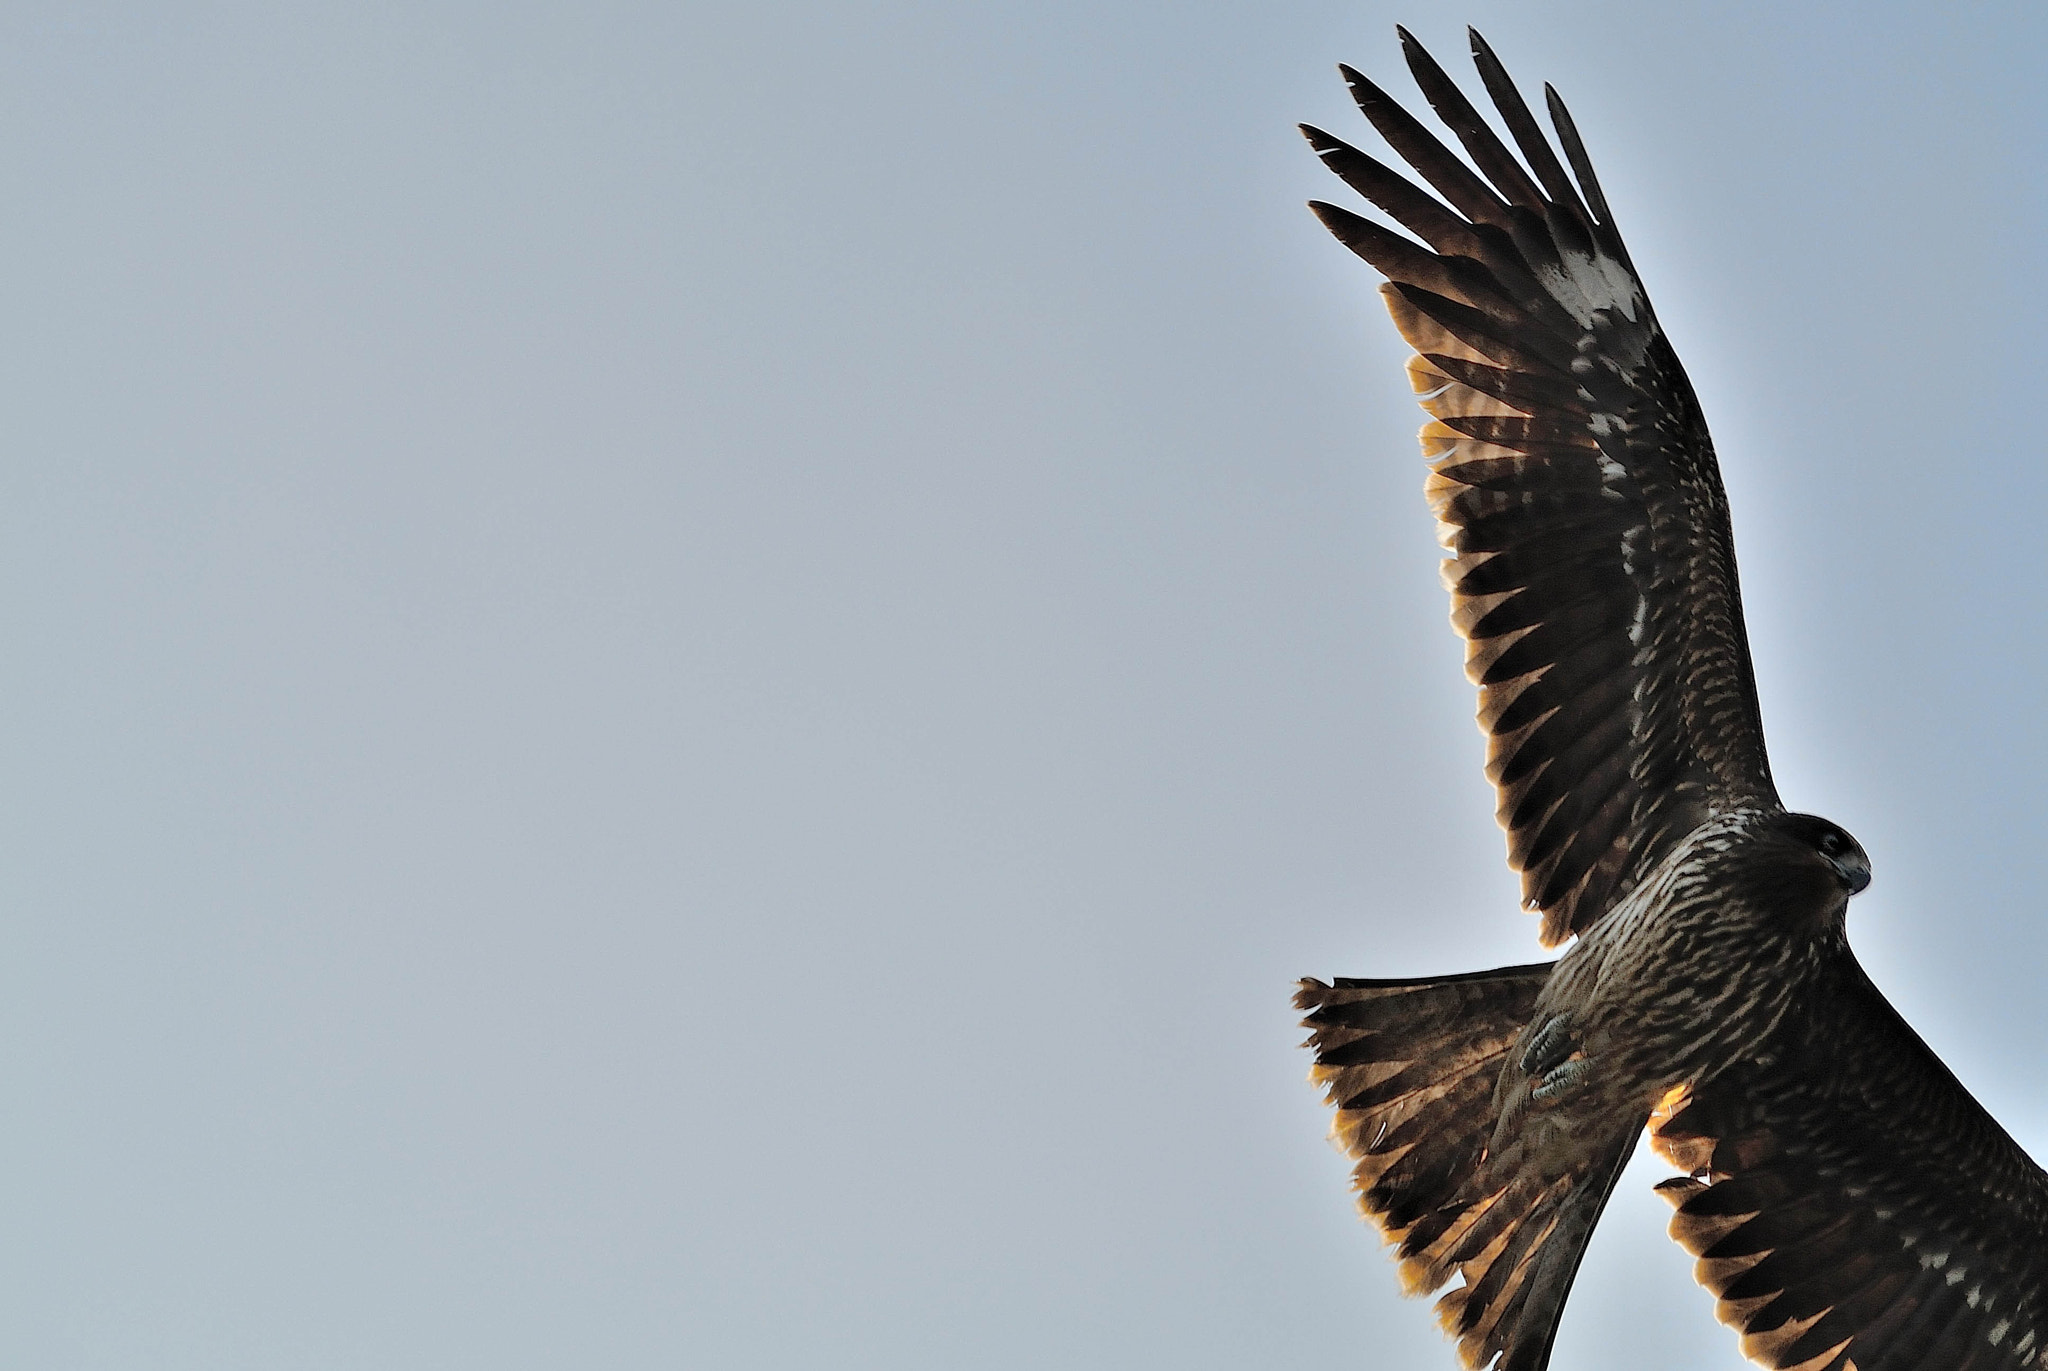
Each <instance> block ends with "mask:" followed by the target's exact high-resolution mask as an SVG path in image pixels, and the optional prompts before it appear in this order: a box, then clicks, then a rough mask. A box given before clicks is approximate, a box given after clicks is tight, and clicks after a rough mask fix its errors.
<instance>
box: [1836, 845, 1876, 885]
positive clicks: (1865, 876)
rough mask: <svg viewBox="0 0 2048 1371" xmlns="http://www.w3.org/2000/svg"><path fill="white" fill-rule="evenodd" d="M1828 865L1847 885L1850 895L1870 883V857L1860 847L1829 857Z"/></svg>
mask: <svg viewBox="0 0 2048 1371" xmlns="http://www.w3.org/2000/svg"><path fill="white" fill-rule="evenodd" d="M1828 865H1830V866H1832V867H1834V869H1835V875H1836V876H1837V877H1839V878H1840V879H1841V882H1842V884H1843V885H1844V886H1846V887H1848V890H1849V893H1850V894H1851V895H1855V894H1859V893H1861V892H1862V890H1863V888H1864V887H1865V886H1867V885H1869V884H1870V858H1869V857H1868V856H1867V855H1865V853H1864V851H1863V849H1862V848H1860V847H1859V848H1855V849H1854V850H1852V851H1849V852H1844V853H1842V854H1841V855H1840V856H1836V857H1829V858H1828Z"/></svg>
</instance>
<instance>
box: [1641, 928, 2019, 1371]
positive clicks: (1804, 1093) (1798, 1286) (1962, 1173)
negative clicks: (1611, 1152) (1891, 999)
mask: <svg viewBox="0 0 2048 1371" xmlns="http://www.w3.org/2000/svg"><path fill="white" fill-rule="evenodd" d="M1842 974H1843V981H1842V984H1841V985H1840V986H1839V987H1838V988H1837V990H1836V993H1833V994H1830V995H1828V996H1826V997H1825V1000H1826V1011H1825V1013H1824V1014H1816V1015H1815V1016H1814V1018H1815V1022H1814V1023H1813V1024H1812V1025H1810V1026H1808V1027H1805V1028H1803V1029H1800V1030H1797V1031H1796V1033H1795V1035H1794V1036H1793V1037H1792V1038H1791V1039H1789V1040H1788V1041H1787V1044H1786V1048H1785V1051H1784V1052H1783V1054H1782V1057H1783V1062H1782V1065H1781V1066H1777V1067H1770V1066H1765V1067H1759V1068H1756V1069H1755V1070H1753V1071H1744V1072H1739V1073H1734V1074H1729V1075H1724V1076H1722V1077H1718V1078H1716V1079H1715V1080H1714V1081H1713V1082H1711V1083H1709V1084H1707V1085H1705V1086H1703V1087H1696V1088H1695V1090H1694V1091H1693V1093H1692V1094H1691V1095H1690V1096H1689V1097H1687V1098H1685V1099H1683V1100H1682V1101H1680V1102H1677V1103H1676V1104H1675V1107H1674V1108H1673V1109H1672V1110H1671V1111H1670V1112H1669V1113H1668V1116H1667V1117H1663V1118H1661V1119H1660V1120H1659V1121H1658V1123H1657V1125H1656V1132H1655V1142H1656V1145H1657V1148H1658V1150H1659V1151H1661V1152H1662V1153H1664V1155H1665V1156H1666V1157H1668V1158H1669V1159H1670V1160H1671V1161H1673V1162H1674V1163H1676V1164H1677V1165H1678V1166H1679V1167H1680V1168H1682V1169H1683V1170H1686V1171H1688V1172H1691V1173H1692V1175H1691V1176H1690V1177H1683V1176H1682V1177H1678V1178H1676V1179H1674V1180H1670V1181H1666V1182H1664V1184H1663V1185H1661V1186H1659V1187H1658V1188H1659V1189H1660V1190H1662V1191H1663V1192H1664V1194H1665V1195H1666V1197H1667V1198H1669V1199H1670V1200H1671V1201H1672V1203H1673V1204H1674V1205H1675V1206H1676V1207H1677V1210H1678V1212H1677V1213H1676V1214H1675V1215H1674V1216H1673V1217H1672V1221H1671V1235H1672V1236H1673V1237H1675V1238H1677V1239H1678V1241H1679V1242H1680V1243H1682V1244H1684V1246H1685V1247H1686V1249H1687V1250H1688V1251H1690V1252H1691V1253H1692V1254H1693V1255H1694V1256H1696V1257H1698V1258H1699V1259H1700V1260H1699V1267H1698V1275H1699V1279H1700V1283H1701V1284H1702V1285H1705V1286H1706V1287H1707V1288H1708V1289H1709V1290H1712V1291H1713V1292H1714V1295H1715V1297H1716V1299H1717V1300H1718V1301H1719V1305H1718V1309H1719V1313H1720V1316H1721V1319H1722V1321H1723V1322H1724V1323H1728V1324H1731V1325H1733V1326H1734V1327H1735V1328H1737V1329H1739V1330H1740V1331H1741V1332H1742V1335H1743V1337H1742V1350H1743V1352H1744V1353H1745V1354H1746V1355H1748V1356H1749V1357H1750V1358H1751V1359H1752V1360H1754V1361H1756V1362H1758V1363H1759V1364H1761V1365H1763V1366H1768V1367H1774V1368H1793V1367H1796V1368H1799V1371H1848V1368H1849V1367H1851V1366H1852V1365H1853V1367H1854V1368H1855V1371H2019V1368H2024V1367H2038V1366H2042V1365H2048V1175H2044V1174H2043V1173H2042V1171H2041V1168H2040V1167H2038V1166H2036V1165H2035V1164H2034V1163H2033V1162H2032V1161H2031V1160H2030V1159H2029V1158H2028V1157H2027V1155H2026V1153H2024V1152H2022V1151H2021V1150H2020V1148H2019V1146H2018V1144H2016V1143H2014V1142H2013V1140H2012V1139H2011V1138H2010V1137H2008V1136H2006V1134H2005V1131H2004V1130H2003V1129H2001V1128H2000V1127H1999V1126H1998V1124H1997V1123H1996V1121H1994V1120H1993V1119H1992V1117H1991V1116H1990V1115H1989V1114H1987V1113H1985V1112H1984V1109H1983V1107H1982V1106H1981V1105H1979V1104H1978V1103H1977V1102H1976V1100H1974V1099H1972V1098H1971V1096H1970V1093H1969V1092H1968V1091H1967V1090H1965V1089H1964V1088H1963V1087H1962V1085H1961V1084H1960V1083H1959V1082H1957V1080H1956V1078H1955V1077H1954V1076H1952V1075H1950V1074H1949V1071H1948V1068H1946V1067H1945V1066H1943V1065H1942V1064H1941V1059H1940V1058H1938V1057H1936V1056H1935V1055H1934V1053H1933V1051H1932V1050H1930V1049H1929V1048H1928V1047H1927V1045H1926V1044H1925V1043H1923V1042H1921V1041H1920V1039H1919V1037H1918V1036H1917V1035H1915V1034H1914V1032H1913V1030H1912V1029H1911V1028H1909V1027H1908V1026H1907V1025H1906V1022H1905V1021H1904V1020H1903V1019H1901V1018H1900V1017H1899V1015H1898V1012H1897V1011H1896V1010H1894V1009H1893V1008H1892V1007H1891V1005H1890V1004H1888V1003H1886V1001H1885V999H1884V996H1882V995H1881V994H1879V993H1878V991H1877V988H1876V987H1875V986H1873V985H1872V984H1871V983H1870V981H1869V980H1868V979H1867V978H1866V977H1865V976H1864V975H1863V973H1862V971H1861V969H1860V968H1858V967H1857V966H1856V964H1855V962H1854V960H1853V959H1849V958H1846V957H1845V958H1844V962H1843V966H1842Z"/></svg>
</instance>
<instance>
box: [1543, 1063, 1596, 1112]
mask: <svg viewBox="0 0 2048 1371" xmlns="http://www.w3.org/2000/svg"><path fill="white" fill-rule="evenodd" d="M1592 1074H1593V1063H1592V1061H1591V1060H1590V1059H1588V1058H1585V1057H1573V1058H1571V1059H1569V1060H1567V1061H1562V1062H1559V1063H1558V1064H1557V1065H1556V1066H1554V1067H1552V1068H1550V1070H1548V1071H1546V1072H1544V1073H1543V1075H1542V1076H1541V1077H1540V1078H1539V1079H1538V1080H1537V1082H1536V1084H1535V1085H1534V1086H1532V1087H1530V1089H1529V1098H1530V1099H1532V1100H1536V1101H1539V1102H1541V1103H1544V1104H1548V1103H1550V1102H1551V1101H1552V1100H1559V1099H1563V1098H1564V1097H1565V1096H1566V1095H1570V1094H1572V1093H1574V1092H1575V1091H1577V1090H1579V1089H1580V1088H1581V1087H1583V1086H1584V1085H1585V1084H1586V1078H1587V1077H1588V1076H1590V1075H1592Z"/></svg>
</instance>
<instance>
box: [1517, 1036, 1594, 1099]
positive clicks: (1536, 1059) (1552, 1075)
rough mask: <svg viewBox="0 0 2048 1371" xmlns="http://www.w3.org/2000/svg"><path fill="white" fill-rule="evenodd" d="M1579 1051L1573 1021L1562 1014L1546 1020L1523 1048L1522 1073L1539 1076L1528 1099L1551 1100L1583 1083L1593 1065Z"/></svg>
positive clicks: (1560, 1096)
mask: <svg viewBox="0 0 2048 1371" xmlns="http://www.w3.org/2000/svg"><path fill="white" fill-rule="evenodd" d="M1578 1052H1579V1044H1578V1040H1577V1038H1576V1036H1575V1035H1574V1034H1573V1033H1572V1027H1571V1020H1570V1019H1569V1018H1567V1017H1566V1016H1565V1015H1563V1014H1553V1015H1551V1016H1550V1017H1549V1018H1548V1019H1545V1020H1544V1021H1543V1024H1542V1026H1541V1027H1540V1028H1538V1029H1537V1030H1536V1032H1535V1034H1534V1035H1533V1036H1531V1037H1530V1039H1529V1045H1528V1046H1527V1047H1525V1048H1523V1049H1522V1074H1523V1075H1524V1076H1533V1077H1535V1078H1536V1083H1535V1085H1533V1086H1532V1087H1530V1090H1529V1098H1530V1099H1532V1100H1540V1101H1543V1102H1545V1103H1548V1102H1550V1101H1552V1100H1556V1099H1561V1098H1562V1097H1564V1096H1566V1095H1569V1094H1571V1093H1572V1092H1573V1091H1575V1090H1577V1089H1578V1088H1579V1087H1580V1086H1582V1085H1584V1084H1585V1083H1586V1076H1587V1074H1588V1073H1589V1072H1591V1071H1592V1069H1593V1064H1592V1063H1591V1062H1590V1061H1588V1060H1587V1059H1586V1058H1585V1056H1584V1055H1583V1054H1581V1055H1576V1056H1575V1055H1574V1054H1575V1053H1578Z"/></svg>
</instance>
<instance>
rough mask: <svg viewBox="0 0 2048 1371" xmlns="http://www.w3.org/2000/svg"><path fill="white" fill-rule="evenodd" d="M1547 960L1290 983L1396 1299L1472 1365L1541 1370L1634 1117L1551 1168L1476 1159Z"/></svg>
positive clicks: (1482, 1154) (1489, 1134)
mask: <svg viewBox="0 0 2048 1371" xmlns="http://www.w3.org/2000/svg"><path fill="white" fill-rule="evenodd" d="M1551 966H1552V964H1551V963H1548V962H1545V963H1541V964H1538V965H1534V966H1512V967H1505V968H1502V969H1500V970H1497V971H1482V972H1477V973H1473V974H1471V975H1465V976H1451V977H1444V978H1440V979H1436V980H1426V981H1367V980H1341V979H1340V980H1338V981H1337V982H1336V983H1335V984H1334V985H1325V984H1323V983H1322V982H1320V981H1313V980H1307V981H1303V982H1302V983H1301V988H1300V991H1299V993H1297V994H1296V996H1295V1005H1296V1006H1297V1007H1298V1008H1300V1009H1302V1010H1305V1011H1307V1018H1306V1019H1305V1021H1304V1022H1305V1024H1306V1026H1307V1027H1308V1028H1309V1030H1310V1033H1311V1036H1310V1038H1309V1043H1308V1045H1309V1046H1310V1047H1311V1048H1313V1049H1314V1051H1315V1054H1316V1065H1315V1068H1314V1070H1313V1072H1312V1073H1311V1079H1313V1080H1314V1081H1316V1082H1317V1083H1318V1084H1319V1085H1321V1086H1322V1087H1323V1089H1324V1091H1325V1093H1326V1094H1327V1096H1328V1098H1329V1101H1330V1103H1331V1104H1332V1105H1333V1106H1335V1107H1336V1110H1337V1117H1336V1121H1335V1123H1334V1124H1333V1125H1332V1128H1331V1133H1332V1136H1333V1137H1334V1138H1335V1140H1336V1141H1337V1143H1338V1144H1339V1145H1340V1146H1341V1147H1342V1148H1343V1149H1344V1151H1345V1152H1346V1153H1347V1154H1348V1155H1349V1156H1350V1157H1351V1158H1352V1159H1353V1160H1354V1162H1355V1166H1354V1168H1353V1184H1354V1187H1355V1188H1356V1189H1357V1191H1358V1205H1359V1208H1360V1209H1361V1210H1362V1211H1363V1212H1364V1214H1365V1216H1366V1218H1368V1219H1370V1220H1371V1221H1372V1222H1373V1224H1374V1225H1375V1226H1376V1227H1378V1228H1379V1230H1380V1232H1381V1234H1382V1236H1383V1237H1385V1238H1386V1240H1387V1241H1388V1242H1389V1243H1391V1244H1393V1245H1394V1247H1395V1254H1396V1256H1397V1258H1398V1260H1399V1262H1400V1271H1401V1279H1402V1284H1403V1287H1404V1289H1405V1290H1406V1292H1407V1293H1408V1294H1411V1295H1415V1294H1426V1293H1428V1292H1430V1291H1434V1290H1437V1289H1440V1288H1441V1287H1442V1286H1444V1285H1445V1284H1447V1283H1449V1281H1450V1280H1451V1278H1452V1277H1453V1276H1457V1277H1460V1278H1462V1283H1461V1284H1460V1285H1459V1286H1458V1287H1457V1288H1455V1289H1453V1290H1450V1291H1448V1292H1446V1293H1445V1294H1444V1295H1443V1297H1442V1298H1441V1299H1440V1300H1438V1302H1437V1314H1438V1317H1439V1319H1440V1320H1441V1321H1442V1323H1443V1325H1444V1330H1445V1332H1446V1333H1448V1334H1450V1335H1451V1336H1452V1337H1455V1338H1456V1339H1457V1340H1458V1350H1459V1353H1460V1355H1461V1357H1462V1358H1463V1360H1464V1362H1465V1364H1466V1365H1467V1366H1471V1367H1484V1366H1490V1365H1493V1364H1494V1363H1495V1360H1496V1358H1498V1359H1499V1363H1498V1364H1499V1371H1542V1368H1543V1367H1544V1366H1545V1365H1546V1364H1547V1363H1548V1361H1549V1359H1550V1344H1551V1340H1552V1338H1553V1336H1554V1335H1555V1333H1556V1329H1557V1320H1558V1315H1559V1313H1560V1312H1561V1311H1562V1310H1563V1307H1564V1299H1565V1295H1566V1294H1567V1293H1568V1292H1569V1291H1570V1289H1571V1283H1572V1278H1573V1276H1574V1275H1576V1274H1577V1272H1578V1267H1579V1259H1580V1257H1581V1256H1582V1255H1583V1253H1584V1251H1585V1247H1586V1241H1587V1239H1588V1238H1590V1237H1591V1236H1592V1232H1593V1225H1594V1224H1595V1223H1596V1222H1597V1221H1598V1219H1599V1217H1600V1212H1601V1210H1602V1209H1603V1208H1605V1207H1606V1203H1607V1197H1608V1195H1609V1193H1610V1192H1611V1191H1612V1189H1613V1186H1614V1182H1615V1179H1616V1178H1617V1177H1618V1176H1619V1175H1620V1173H1621V1169H1622V1167H1623V1166H1624V1165H1625V1164H1626V1163H1627V1160H1628V1156H1629V1153H1630V1151H1631V1148H1632V1145H1633V1142H1634V1139H1635V1136H1636V1134H1637V1133H1638V1132H1639V1131H1640V1130H1641V1122H1640V1121H1635V1122H1634V1123H1633V1124H1632V1125H1631V1126H1630V1127H1629V1128H1628V1129H1627V1130H1626V1132H1623V1131H1622V1130H1620V1129H1617V1130H1616V1131H1615V1133H1614V1134H1613V1135H1612V1137H1611V1138H1610V1139H1609V1140H1607V1141H1605V1142H1604V1143H1603V1145H1602V1146H1601V1147H1599V1148H1597V1149H1594V1150H1593V1152H1592V1154H1591V1155H1588V1156H1587V1157H1586V1158H1585V1161H1584V1164H1583V1165H1580V1166H1575V1167H1573V1168H1572V1169H1571V1170H1569V1171H1567V1172H1566V1173H1565V1174H1562V1175H1556V1174H1552V1175H1544V1174H1541V1172H1540V1169H1539V1168H1537V1167H1534V1166H1530V1165H1524V1164H1522V1158H1521V1157H1520V1156H1518V1155H1517V1154H1518V1152H1519V1150H1520V1149H1518V1148H1515V1147H1512V1146H1511V1147H1510V1148H1509V1149H1508V1151H1507V1152H1506V1153H1504V1154H1503V1155H1500V1156H1497V1157H1489V1155H1488V1151H1487V1149H1488V1145H1489V1144H1490V1142H1491V1141H1492V1138H1493V1130H1494V1113H1495V1111H1494V1100H1493V1093H1494V1083H1495V1081H1496V1080H1497V1079H1498V1078H1499V1076H1500V1073H1501V1067H1502V1065H1503V1063H1504V1062H1505V1061H1506V1058H1507V1055H1508V1053H1509V1051H1510V1050H1512V1049H1513V1047H1514V1045H1515V1042H1516V1039H1517V1037H1518V1036H1519V1034H1520V1033H1521V1031H1522V1028H1523V1026H1524V1025H1525V1024H1527V1023H1528V1022H1529V1021H1530V1020H1531V1019H1532V1018H1533V1017H1534V1016H1535V1012H1536V997H1537V995H1538V994H1539V993H1540V992H1541V991H1542V989H1543V986H1544V983H1545V982H1546V981H1547V980H1548V979H1549V978H1550V970H1551Z"/></svg>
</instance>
